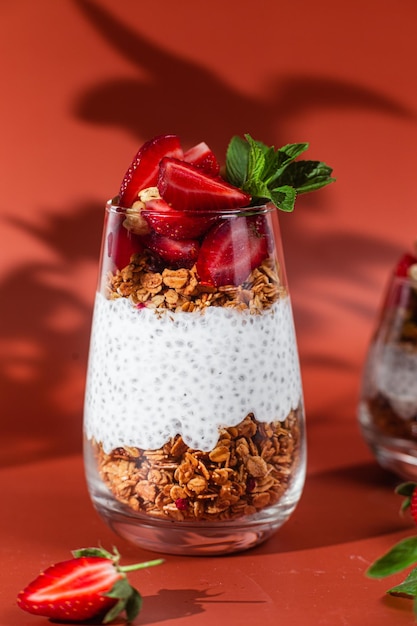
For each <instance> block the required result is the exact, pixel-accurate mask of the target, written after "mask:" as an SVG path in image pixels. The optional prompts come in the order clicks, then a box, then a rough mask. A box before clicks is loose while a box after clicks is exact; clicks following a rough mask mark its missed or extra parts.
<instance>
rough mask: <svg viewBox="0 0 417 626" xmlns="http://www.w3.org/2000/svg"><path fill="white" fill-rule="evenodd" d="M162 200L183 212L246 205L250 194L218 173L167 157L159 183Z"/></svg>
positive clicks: (164, 159) (228, 208) (225, 208)
mask: <svg viewBox="0 0 417 626" xmlns="http://www.w3.org/2000/svg"><path fill="white" fill-rule="evenodd" d="M157 187H158V189H159V193H160V194H161V196H162V197H163V199H164V200H165V201H166V202H168V203H169V204H172V206H173V207H174V208H175V209H178V210H181V211H190V210H191V211H193V210H202V211H228V210H230V209H235V208H237V207H244V206H247V205H248V204H249V202H250V199H251V198H250V196H249V195H248V194H247V193H245V192H244V191H242V190H241V189H238V188H237V187H233V185H230V184H229V183H227V182H226V181H225V180H223V179H222V178H220V177H219V176H217V177H213V176H209V175H208V174H206V173H205V172H203V171H202V170H201V169H199V168H198V167H195V166H194V165H190V164H189V163H185V161H180V160H179V159H176V158H171V157H165V158H163V159H162V161H161V163H160V166H159V177H158V182H157Z"/></svg>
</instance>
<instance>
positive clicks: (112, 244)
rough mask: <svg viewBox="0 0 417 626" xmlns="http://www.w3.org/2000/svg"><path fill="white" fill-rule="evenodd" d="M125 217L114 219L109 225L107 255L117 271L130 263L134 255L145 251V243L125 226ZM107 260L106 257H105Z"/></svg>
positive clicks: (118, 216) (119, 216)
mask: <svg viewBox="0 0 417 626" xmlns="http://www.w3.org/2000/svg"><path fill="white" fill-rule="evenodd" d="M112 217H113V216H112ZM123 221H124V216H123V215H119V214H118V215H117V216H115V217H113V219H112V222H113V223H112V224H109V228H108V231H107V232H108V235H107V240H106V249H105V253H106V256H107V257H110V259H111V260H112V262H113V263H114V265H115V266H116V268H117V269H119V270H121V269H122V268H123V267H126V265H128V264H129V263H130V257H131V256H132V254H138V253H140V252H142V251H143V243H142V241H141V238H140V237H139V236H138V235H135V234H134V233H132V232H131V231H129V230H127V229H126V228H125V227H124V226H123ZM104 258H106V257H104Z"/></svg>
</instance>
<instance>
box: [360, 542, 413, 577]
mask: <svg viewBox="0 0 417 626" xmlns="http://www.w3.org/2000/svg"><path fill="white" fill-rule="evenodd" d="M414 563H417V537H408V538H407V539H403V540H402V541H400V542H399V543H397V544H396V545H395V546H394V547H393V548H391V550H389V551H388V552H387V553H386V554H384V555H383V556H382V557H380V558H379V559H377V560H376V561H375V562H374V563H373V564H372V565H371V566H370V567H369V569H368V570H367V572H366V574H367V576H369V577H370V578H384V577H385V576H390V575H391V574H395V573H396V572H400V571H401V570H403V569H405V568H406V567H408V566H409V565H413V564H414Z"/></svg>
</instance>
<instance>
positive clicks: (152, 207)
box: [142, 198, 217, 239]
mask: <svg viewBox="0 0 417 626" xmlns="http://www.w3.org/2000/svg"><path fill="white" fill-rule="evenodd" d="M142 216H143V217H144V218H145V220H146V221H147V222H148V224H149V226H150V227H151V228H153V230H154V231H155V232H157V233H158V234H159V235H165V236H166V237H171V238H172V239H198V238H199V237H201V236H202V235H204V233H206V232H207V231H208V229H209V228H210V226H212V225H213V223H214V221H216V219H217V218H216V217H212V216H209V215H207V214H202V215H199V214H198V212H195V213H190V212H189V211H177V209H173V208H172V206H170V205H169V204H168V203H167V202H165V200H163V199H162V198H161V199H154V200H149V201H148V202H146V203H145V209H144V210H142Z"/></svg>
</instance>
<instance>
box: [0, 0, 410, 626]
mask: <svg viewBox="0 0 417 626" xmlns="http://www.w3.org/2000/svg"><path fill="white" fill-rule="evenodd" d="M416 19H417V5H416V4H415V2H414V0H403V2H401V3H398V2H397V1H394V0H379V1H378V2H377V0H370V1H369V2H367V3H363V2H362V1H360V0H351V1H350V2H345V1H343V2H341V3H334V2H331V1H330V0H323V1H320V2H319V3H310V2H305V1H303V0H294V1H293V2H291V3H277V2H275V1H274V0H266V1H265V2H264V3H261V4H259V3H257V2H255V1H254V0H248V1H247V2H245V3H242V2H241V1H238V0H229V2H224V1H223V0H211V2H210V3H195V2H192V1H191V0H183V1H182V2H181V3H172V2H171V3H168V2H166V3H164V2H162V3H157V4H155V3H154V2H140V3H139V2H138V1H137V0H120V2H118V3H115V2H112V1H111V0H61V1H60V2H56V0H37V1H36V2H33V0H13V1H7V0H5V1H3V2H2V3H1V7H0V40H1V45H2V52H3V53H2V55H1V57H0V58H1V60H0V64H1V76H2V98H1V99H0V131H1V143H0V164H1V177H0V198H1V201H0V225H1V233H2V243H1V246H0V319H1V326H0V397H1V419H2V437H1V440H0V446H1V455H0V468H1V469H0V482H1V493H2V510H1V516H0V531H1V542H0V554H1V561H2V568H1V572H2V573H1V574H0V600H1V603H0V626H10V625H12V626H23V625H24V626H30V624H34V625H35V624H44V623H46V621H45V620H42V619H41V618H39V619H38V618H36V617H31V616H26V615H25V614H24V613H23V612H21V611H19V610H18V609H17V608H16V606H15V596H16V594H17V592H18V590H19V589H20V587H21V586H22V585H24V584H26V582H28V580H30V579H31V578H32V577H33V575H34V574H36V573H37V572H38V571H39V569H40V568H41V567H44V566H46V565H48V564H49V563H50V562H52V561H55V560H61V559H63V558H66V557H67V556H68V554H69V551H70V550H71V549H72V548H74V547H77V546H82V545H86V544H89V543H97V542H98V541H102V543H103V544H106V545H108V546H111V545H112V544H113V543H117V545H118V546H119V548H120V550H121V552H122V553H123V554H124V555H125V556H126V559H127V560H131V561H132V562H133V561H135V560H137V558H138V552H139V558H140V557H141V556H142V554H141V553H140V551H137V550H134V549H133V548H131V547H129V546H127V545H126V544H125V543H124V542H122V541H118V540H117V538H115V537H114V536H113V535H112V534H111V533H110V531H108V530H107V529H106V528H105V527H104V525H103V524H102V522H101V521H100V520H99V519H98V518H97V516H96V514H95V513H94V511H93V510H92V507H91V505H90V502H89V499H88V496H87V493H86V488H85V484H84V479H83V471H82V459H81V421H82V404H83V390H84V377H85V367H86V358H87V349H88V336H89V325H90V319H91V309H92V302H93V296H94V289H95V282H96V275H97V260H98V250H99V245H100V237H101V224H102V215H103V206H104V203H105V201H106V200H107V198H109V197H111V196H112V195H113V194H114V193H116V191H117V189H118V188H119V184H120V181H121V177H122V176H123V174H124V172H125V170H126V167H127V165H128V164H129V161H130V159H131V157H132V156H133V155H134V154H135V153H136V151H137V148H138V146H139V145H140V144H141V143H142V142H143V141H145V140H146V139H149V138H150V137H152V136H153V135H155V134H159V133H165V132H174V133H178V134H179V135H180V136H181V137H182V139H183V143H184V146H185V147H186V148H187V147H190V146H192V145H194V144H196V143H198V142H199V141H203V140H204V141H206V142H207V143H209V144H210V146H211V147H212V148H213V149H214V150H215V151H216V153H217V154H218V155H219V157H221V155H222V154H223V153H224V150H225V147H226V145H227V142H228V139H229V138H230V136H231V135H232V134H241V133H243V132H250V133H251V134H252V135H253V136H254V137H256V138H257V139H260V140H263V141H265V142H266V143H272V144H275V145H277V146H278V145H279V144H284V143H287V142H293V141H305V140H308V141H310V144H311V148H310V151H309V153H308V154H309V156H310V157H311V158H320V159H323V160H325V161H326V162H328V163H329V164H330V165H332V166H333V167H334V173H335V175H336V177H337V179H338V180H337V183H336V185H334V186H332V187H331V188H329V189H325V190H323V191H321V192H318V193H317V194H316V195H312V196H311V197H302V198H300V199H299V203H298V205H297V207H296V211H295V213H294V214H292V215H282V219H281V225H282V232H283V240H284V248H285V253H286V260H287V271H288V276H289V281H290V287H291V290H292V298H293V305H294V312H295V319H296V325H297V333H298V339H299V347H300V357H301V364H302V370H303V379H304V388H305V399H306V408H307V419H308V438H309V466H308V477H307V483H306V489H305V492H304V496H303V499H302V501H301V503H300V506H299V508H298V509H297V511H296V513H295V514H294V516H293V518H292V519H291V520H290V521H289V522H288V524H287V525H286V526H284V527H283V528H282V530H281V531H280V532H279V533H278V534H277V535H276V536H275V537H274V538H273V539H272V540H271V541H270V542H269V543H267V544H265V545H264V546H263V547H260V548H257V549H256V550H253V551H251V552H248V553H246V554H242V555H238V556H234V557H227V558H226V557H225V558H217V557H216V558H212V559H206V558H196V559H187V558H186V557H184V558H177V557H169V558H168V559H167V561H166V563H165V565H164V566H162V567H160V568H155V569H154V570H149V571H147V572H145V573H137V574H134V575H133V580H134V582H136V583H137V586H138V587H139V588H140V590H141V591H142V593H143V595H144V596H145V608H144V612H143V614H142V617H141V620H139V623H143V624H146V623H147V624H158V623H172V624H197V623H198V624H199V625H204V624H209V623H210V624H212V623H213V622H214V621H215V620H218V621H219V622H221V623H223V622H224V621H225V620H226V619H227V620H228V622H229V623H231V624H233V625H234V624H236V625H238V624H243V623H245V624H246V623H252V622H254V623H258V621H259V622H263V623H264V624H265V626H269V624H271V625H272V624H276V623H277V621H279V620H280V619H283V620H285V621H286V622H287V623H291V624H292V625H294V626H307V625H308V626H309V625H310V624H315V625H316V624H318V625H325V624H329V626H338V625H339V624H340V625H343V626H344V625H346V624H348V625H349V626H362V625H363V624H365V623H366V624H368V625H369V626H372V625H373V624H375V625H376V624H378V626H380V625H382V626H384V625H388V626H390V625H394V624H395V625H396V626H397V625H401V624H412V623H414V618H413V616H412V614H411V608H410V604H409V603H407V602H406V601H400V600H396V601H393V600H390V599H383V596H384V594H383V592H384V590H385V589H386V588H387V585H388V584H390V583H391V581H389V583H387V581H382V582H375V581H369V580H367V579H366V578H365V577H364V574H363V572H364V570H365V569H366V566H367V565H368V564H369V562H370V561H371V560H372V559H374V558H375V557H376V556H377V555H379V554H381V553H382V552H383V551H384V550H385V549H386V548H388V547H390V546H391V545H392V544H393V542H394V541H396V540H397V539H399V538H400V537H402V536H405V535H407V534H409V533H411V532H413V528H412V527H411V525H410V524H409V522H408V521H407V520H406V519H401V518H400V517H399V515H398V498H397V497H396V496H395V495H394V494H393V487H394V486H395V484H396V479H393V478H391V477H389V476H387V475H386V474H385V473H383V472H382V470H379V469H378V468H377V467H376V465H375V463H374V461H373V459H372V457H371V455H370V453H369V452H368V450H367V449H366V447H365V445H364V444H363V442H362V439H361V437H360V434H359V432H358V429H357V426H356V402H357V395H358V388H359V381H360V373H361V367H362V362H363V357H364V354H365V351H366V346H367V342H368V339H369V336H370V334H371V331H372V326H373V322H374V319H375V315H376V311H377V308H378V305H379V302H380V299H381V297H382V291H383V288H384V285H385V281H386V278H387V276H388V273H389V272H390V271H391V268H392V266H393V264H394V263H395V262H396V260H397V258H398V257H399V255H400V254H401V252H402V251H403V249H406V248H409V247H411V245H412V243H413V241H414V239H415V238H416V231H417V226H416V218H415V206H416V198H417V186H416V185H417V184H416V176H415V163H416V145H417V123H416V122H417V89H416V85H415V78H414V77H415V67H416V61H417V51H416V47H415V24H416ZM143 557H144V558H147V557H148V554H146V555H145V554H143Z"/></svg>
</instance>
